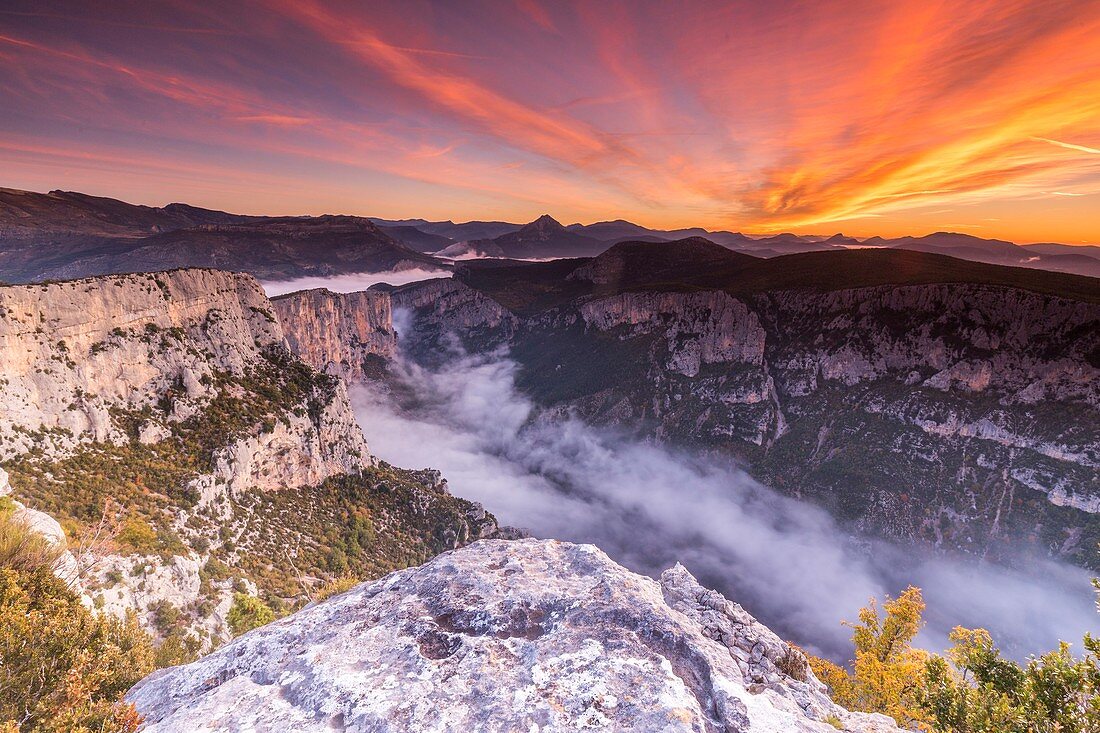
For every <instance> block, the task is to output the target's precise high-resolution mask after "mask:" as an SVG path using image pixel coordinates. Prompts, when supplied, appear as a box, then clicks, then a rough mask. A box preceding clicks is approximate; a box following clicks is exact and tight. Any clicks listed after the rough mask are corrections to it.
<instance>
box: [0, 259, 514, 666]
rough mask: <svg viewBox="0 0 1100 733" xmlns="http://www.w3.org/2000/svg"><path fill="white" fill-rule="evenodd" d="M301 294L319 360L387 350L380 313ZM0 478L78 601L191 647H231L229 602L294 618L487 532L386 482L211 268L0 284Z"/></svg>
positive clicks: (249, 284)
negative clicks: (336, 348)
mask: <svg viewBox="0 0 1100 733" xmlns="http://www.w3.org/2000/svg"><path fill="white" fill-rule="evenodd" d="M314 297H315V299H313V300H310V301H309V302H304V303H302V304H300V305H301V308H302V310H301V311H300V312H301V313H309V314H311V315H312V314H313V311H312V310H311V309H312V308H316V309H317V312H316V318H315V320H314V323H315V325H316V326H317V330H316V331H314V333H317V334H328V333H329V331H328V329H329V328H330V327H331V328H337V329H339V328H341V327H342V328H344V329H345V330H337V332H336V333H335V334H329V335H330V336H332V337H333V338H332V339H331V340H330V341H329V342H328V343H329V344H336V343H340V344H343V343H345V342H344V339H349V341H350V337H351V335H352V334H353V333H355V332H357V333H360V334H363V335H364V342H363V343H360V342H355V345H356V348H362V349H372V350H377V351H380V352H383V353H385V351H386V349H387V348H392V343H393V334H392V330H390V331H388V332H387V331H384V329H379V328H378V327H380V326H384V325H385V324H388V323H389V319H390V316H389V309H388V299H387V297H386V296H379V297H373V296H358V297H355V298H354V299H355V302H356V304H357V306H359V308H358V309H356V310H354V311H353V310H352V309H349V308H345V309H344V310H341V309H340V308H339V307H338V305H337V304H336V303H335V302H333V301H332V300H331V299H330V300H329V301H326V300H325V299H324V298H323V297H321V295H320V294H319V293H316V294H314ZM326 302H327V303H328V306H329V307H328V308H326V305H325V304H326ZM344 316H346V317H347V318H346V319H345V320H341V318H342V317H344ZM325 319H328V320H325ZM371 319H373V320H371ZM349 329H350V330H349ZM354 329H358V330H357V331H354ZM292 340H293V342H294V343H295V344H296V345H299V344H300V341H299V340H297V338H296V336H295V335H294V334H292ZM387 342H388V343H389V345H390V346H389V347H387ZM334 363H337V362H334ZM348 363H349V364H350V363H351V362H348ZM324 366H326V367H327V366H329V365H328V364H325V365H324ZM330 371H337V372H338V373H341V374H342V372H341V371H340V370H339V369H330ZM0 467H2V470H3V476H4V479H5V480H4V487H3V491H4V493H9V494H10V495H11V497H12V500H13V501H16V502H17V507H18V508H19V511H20V514H19V516H20V517H21V521H24V522H25V523H27V524H29V525H31V526H32V527H34V528H36V530H38V529H44V530H48V531H45V532H44V533H45V534H47V535H48V536H50V537H51V538H54V539H56V540H58V541H62V540H64V541H65V542H66V544H67V545H68V546H69V548H70V556H71V559H72V561H73V566H72V568H71V570H72V571H73V574H74V575H75V576H76V578H77V580H78V581H79V585H80V588H81V590H82V592H83V593H84V594H85V598H86V599H87V601H88V603H89V604H92V605H94V606H95V607H97V608H101V609H103V610H105V611H107V612H112V613H118V614H123V613H126V612H128V611H134V612H136V613H137V614H138V616H139V618H140V619H141V620H142V621H143V622H144V623H145V624H146V625H147V626H148V628H150V630H152V631H153V632H154V633H155V634H157V636H159V637H161V638H168V637H171V636H175V637H177V638H179V639H184V640H186V644H187V645H188V646H189V647H191V648H209V647H210V646H212V645H214V644H216V643H217V642H218V640H219V639H222V638H224V637H225V636H226V635H227V633H228V629H227V627H226V616H227V613H228V610H229V608H230V604H231V601H232V598H233V594H234V592H235V589H236V591H241V590H243V591H244V592H246V593H251V594H258V595H261V596H263V597H264V598H265V599H267V601H269V602H271V603H274V604H276V605H279V606H289V607H293V606H294V605H295V604H300V603H301V602H302V600H303V599H307V598H308V597H309V595H310V593H311V592H312V590H313V589H314V588H315V587H316V586H318V585H320V584H322V583H323V582H324V581H325V580H326V579H327V578H329V577H332V576H334V575H339V574H342V573H347V572H355V573H357V574H360V575H361V576H362V577H376V576H377V575H380V574H383V573H385V572H388V571H390V570H392V569H394V568H396V567H405V566H406V565H408V564H410V563H414V562H422V561H423V560H425V559H427V558H428V557H430V556H432V555H433V554H435V553H437V552H440V551H442V550H446V549H451V548H453V547H456V546H459V545H460V544H462V543H464V542H468V541H471V540H473V539H477V538H478V537H482V536H493V535H494V534H495V533H496V531H497V530H496V523H495V520H494V519H493V517H492V515H491V514H488V513H486V512H485V511H484V510H483V509H482V508H481V507H480V506H478V505H476V504H473V503H471V502H465V501H463V500H461V499H457V498H456V497H453V496H451V495H450V494H449V493H448V492H447V489H446V483H445V482H443V481H442V480H441V479H440V477H439V476H438V475H436V474H433V473H432V472H423V471H421V472H416V471H403V470H402V469H397V468H393V467H389V466H381V465H379V464H378V462H377V461H375V459H374V458H373V457H372V456H371V455H370V452H369V450H368V447H367V444H366V441H365V440H364V438H363V434H362V431H361V430H360V428H359V426H358V424H357V422H356V419H355V416H354V414H353V413H352V410H351V407H350V404H349V401H348V396H347V391H346V386H345V383H344V381H343V379H341V378H340V377H339V376H337V375H333V374H325V373H322V372H320V371H318V370H317V369H314V368H312V367H311V366H310V365H309V364H307V363H306V362H305V361H303V360H302V359H300V358H299V357H297V356H295V355H294V354H293V353H292V352H291V351H290V350H289V348H288V345H287V339H286V337H285V336H284V332H283V329H282V327H281V326H280V323H279V317H278V316H277V315H276V307H275V306H274V305H273V304H272V303H271V301H269V300H268V299H267V298H266V297H265V295H264V293H263V290H262V289H261V288H260V286H259V284H258V283H257V282H256V280H255V279H253V278H252V277H251V276H248V275H242V274H233V273H227V272H221V271H214V270H177V271H171V272H162V273H153V274H137V275H118V276H107V277H100V278H91V279H86V280H77V281H70V282H59V283H44V284H40V285H22V286H5V287H0Z"/></svg>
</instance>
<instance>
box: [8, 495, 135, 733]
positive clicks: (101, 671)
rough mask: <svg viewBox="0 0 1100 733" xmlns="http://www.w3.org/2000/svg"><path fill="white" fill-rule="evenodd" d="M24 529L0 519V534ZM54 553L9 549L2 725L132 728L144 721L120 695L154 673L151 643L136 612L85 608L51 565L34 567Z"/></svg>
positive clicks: (122, 731)
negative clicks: (114, 614)
mask: <svg viewBox="0 0 1100 733" xmlns="http://www.w3.org/2000/svg"><path fill="white" fill-rule="evenodd" d="M19 531H22V532H24V533H27V534H30V531H29V530H27V529H26V528H25V527H22V526H21V525H19V524H17V523H16V522H14V521H12V520H11V518H10V517H0V535H2V536H6V537H8V538H11V537H13V536H15V535H17V534H18V533H19ZM27 544H33V542H16V543H15V546H26V545H27ZM9 546H10V544H9ZM48 557H49V556H48V555H42V554H38V553H31V554H19V553H14V554H12V553H8V554H7V555H5V557H4V560H3V561H2V564H0V730H3V731H5V733H6V732H7V731H12V732H13V733H14V731H20V732H21V733H32V732H33V733H62V732H63V731H65V732H70V731H93V730H94V731H102V732H103V733H132V732H133V731H136V730H137V727H138V724H139V723H140V719H139V717H138V715H137V713H136V711H135V710H134V708H133V706H131V705H127V704H125V703H122V702H121V698H122V695H123V694H124V693H125V692H126V690H128V689H129V688H130V687H132V686H133V685H134V684H135V683H136V682H137V681H138V680H140V679H141V678H142V677H144V676H145V675H147V674H148V673H149V672H151V671H152V670H153V648H152V643H151V641H150V639H149V637H148V635H147V634H145V633H144V632H143V631H142V630H141V628H140V626H139V625H138V623H137V621H136V619H134V618H133V617H132V616H131V617H128V618H127V619H124V620H123V619H117V618H114V617H111V616H106V615H99V614H95V613H93V612H91V611H89V610H88V609H87V608H85V607H84V606H83V605H82V604H81V602H80V599H79V598H78V597H77V595H76V594H75V593H73V592H72V591H70V590H69V589H68V588H67V587H66V585H65V584H64V583H63V582H62V581H61V580H59V579H58V578H57V577H56V576H55V575H54V574H53V572H52V570H51V567H50V563H49V562H41V563H40V564H38V565H37V566H36V567H34V566H32V565H33V563H35V562H39V561H41V560H42V559H43V558H48ZM9 563H10V564H9Z"/></svg>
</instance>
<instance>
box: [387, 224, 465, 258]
mask: <svg viewBox="0 0 1100 733" xmlns="http://www.w3.org/2000/svg"><path fill="white" fill-rule="evenodd" d="M378 228H379V229H381V230H382V231H383V232H385V233H386V234H388V235H389V236H391V237H393V238H394V239H396V240H397V241H398V242H401V244H403V245H405V246H406V247H408V248H409V249H415V250H416V251H417V252H426V253H432V252H438V251H439V250H441V249H446V248H447V247H450V246H451V245H452V244H454V240H453V239H450V238H449V237H444V236H443V235H442V234H430V233H428V232H425V231H424V230H423V229H418V228H417V227H415V226H411V225H408V224H405V225H398V226H379V227H378Z"/></svg>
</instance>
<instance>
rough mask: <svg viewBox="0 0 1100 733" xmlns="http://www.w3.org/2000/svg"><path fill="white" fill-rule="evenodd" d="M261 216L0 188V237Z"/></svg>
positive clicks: (145, 231) (112, 233)
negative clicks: (160, 206) (142, 204)
mask: <svg viewBox="0 0 1100 733" xmlns="http://www.w3.org/2000/svg"><path fill="white" fill-rule="evenodd" d="M264 218H265V217H260V216H241V215H239V214H227V213H226V212H224V211H213V210H211V209H200V208H198V207H196V206H189V205H187V204H168V205H167V206H165V207H163V208H155V207H152V206H137V205H135V204H128V203H126V202H124V201H118V200H116V199H110V198H103V197H101V196H89V195H88V194H84V193H75V192H73V191H50V192H49V193H34V192H33V191H20V190H18V189H14V188H0V241H10V240H13V239H28V240H34V239H38V238H40V237H41V236H42V235H43V234H50V235H80V236H103V237H142V236H146V235H149V234H156V233H158V232H164V231H171V230H174V229H186V228H188V227H195V226H200V225H203V224H244V223H249V222H257V221H262V220H263V219H264Z"/></svg>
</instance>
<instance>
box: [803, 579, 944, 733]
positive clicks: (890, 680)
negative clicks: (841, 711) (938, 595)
mask: <svg viewBox="0 0 1100 733" xmlns="http://www.w3.org/2000/svg"><path fill="white" fill-rule="evenodd" d="M882 611H883V613H880V612H879V608H878V603H877V602H876V600H875V599H874V598H872V599H871V600H870V602H869V603H868V605H867V606H865V607H864V608H861V609H860V611H859V621H858V622H857V623H846V625H847V626H849V627H850V628H851V629H852V643H853V645H854V647H855V658H854V659H853V660H852V662H851V671H850V672H849V671H848V670H846V669H844V668H843V667H840V666H839V665H836V664H834V663H832V662H830V661H828V660H826V659H821V658H819V657H811V658H810V666H811V667H812V668H813V670H814V674H815V675H816V676H817V678H818V679H819V680H821V681H822V682H824V683H825V685H826V686H828V688H829V692H830V694H831V695H832V698H833V700H834V701H836V702H837V703H838V704H840V705H843V706H844V707H846V708H848V709H849V710H858V711H862V712H876V713H884V714H886V715H889V716H891V717H892V718H894V720H896V721H897V723H898V725H900V726H902V727H905V728H916V729H920V730H927V729H928V722H929V715H928V713H927V711H926V710H924V709H923V708H922V707H921V706H920V700H921V684H922V682H923V680H924V676H923V671H924V667H925V665H926V663H927V662H928V659H929V658H930V655H929V654H928V652H925V651H923V650H920V649H914V648H913V647H912V646H911V642H912V641H913V638H914V637H916V635H917V632H919V631H920V629H921V627H922V626H923V621H922V619H921V616H922V614H923V612H924V599H923V598H922V597H921V591H920V588H915V587H912V586H910V587H909V588H907V589H906V590H905V591H904V592H903V593H902V594H901V595H899V596H898V597H897V598H896V599H890V598H889V597H887V598H886V600H885V601H884V602H883V604H882ZM883 614H884V615H883Z"/></svg>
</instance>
